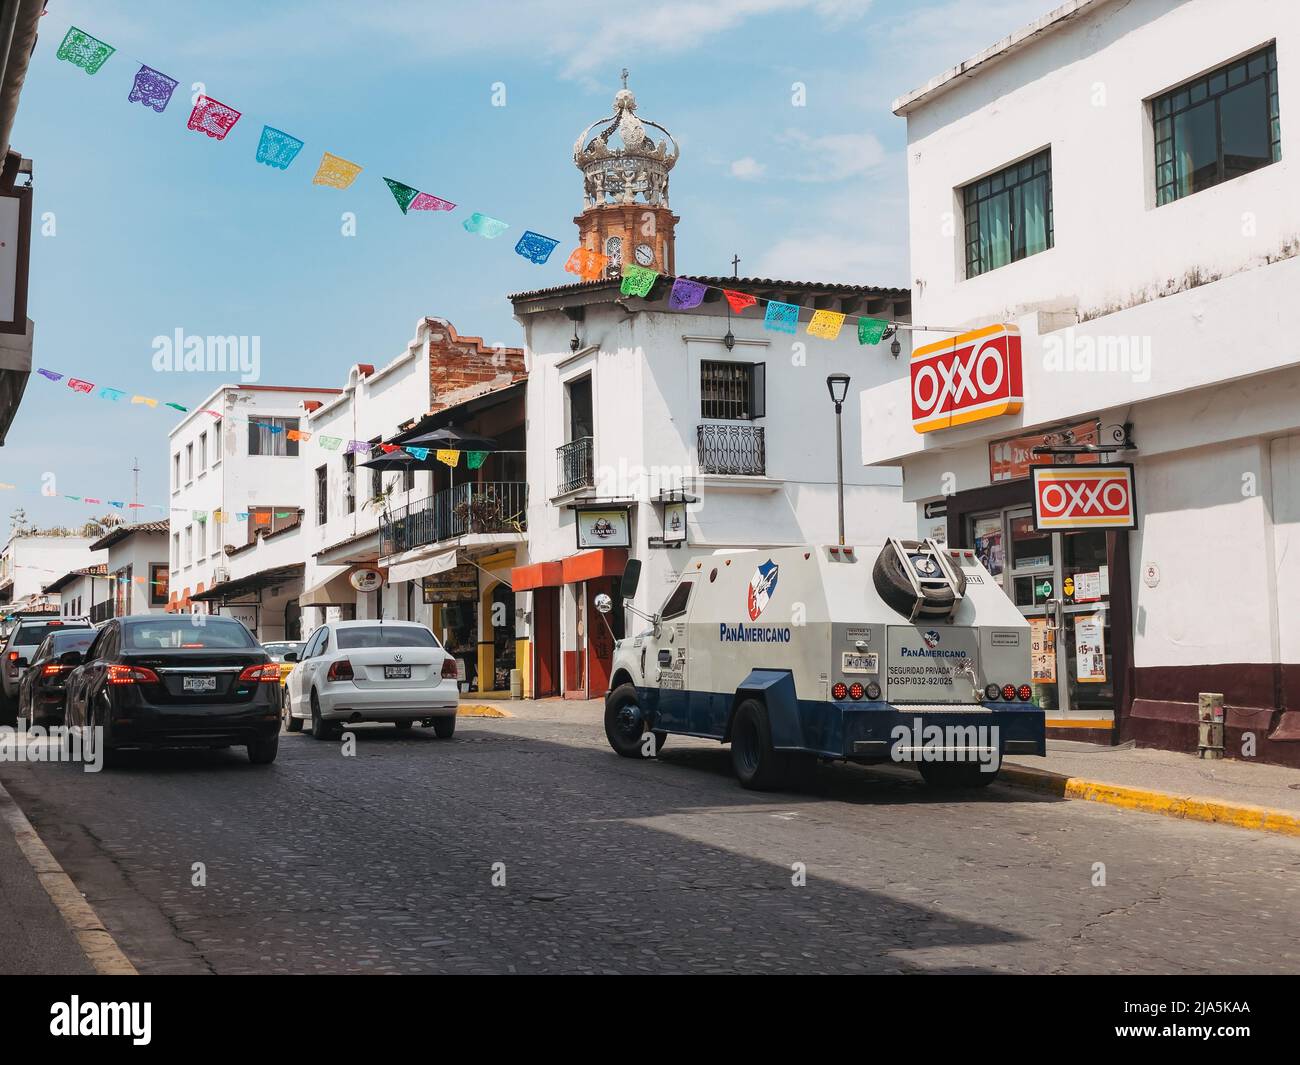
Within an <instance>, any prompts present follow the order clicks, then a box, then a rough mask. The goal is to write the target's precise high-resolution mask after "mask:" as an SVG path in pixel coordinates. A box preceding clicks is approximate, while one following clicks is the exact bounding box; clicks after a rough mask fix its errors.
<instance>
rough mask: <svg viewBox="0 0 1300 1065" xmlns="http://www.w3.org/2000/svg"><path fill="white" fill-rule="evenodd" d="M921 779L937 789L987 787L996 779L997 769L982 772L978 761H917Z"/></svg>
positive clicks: (950, 789)
mask: <svg viewBox="0 0 1300 1065" xmlns="http://www.w3.org/2000/svg"><path fill="white" fill-rule="evenodd" d="M917 768H918V769H920V771H921V779H922V780H924V781H925V782H926V783H927V784H928V785H930V787H932V788H934V789H935V790H937V791H970V790H972V789H974V788H987V787H988V786H989V785H990V784H992V783H993V781H995V780H996V779H997V776H998V771H999V770H1001V768H1002V767H1001V766H998V770H995V771H994V772H992V773H986V772H984V770H983V768H982V767H981V766H980V764H979V762H919V763H917Z"/></svg>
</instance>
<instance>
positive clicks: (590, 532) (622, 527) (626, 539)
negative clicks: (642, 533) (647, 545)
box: [574, 507, 632, 549]
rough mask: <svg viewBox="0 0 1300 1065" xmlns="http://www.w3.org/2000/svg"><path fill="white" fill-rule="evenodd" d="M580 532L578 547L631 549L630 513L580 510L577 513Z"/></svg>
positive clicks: (576, 524) (575, 523) (576, 525)
mask: <svg viewBox="0 0 1300 1065" xmlns="http://www.w3.org/2000/svg"><path fill="white" fill-rule="evenodd" d="M575 515H576V517H577V521H575V522H574V525H575V527H576V528H577V530H578V547H579V548H580V549H581V548H589V547H630V546H631V544H632V538H631V535H630V530H629V522H628V512H627V511H626V510H610V509H603V510H602V509H598V508H594V507H593V508H591V509H579V510H577V511H575Z"/></svg>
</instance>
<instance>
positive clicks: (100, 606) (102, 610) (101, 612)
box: [90, 599, 114, 625]
mask: <svg viewBox="0 0 1300 1065" xmlns="http://www.w3.org/2000/svg"><path fill="white" fill-rule="evenodd" d="M113 616H114V603H113V600H112V599H105V600H104V601H103V602H102V603H96V604H95V605H94V606H92V607H91V608H90V621H91V624H92V625H98V624H99V623H100V622H101V621H108V620H109V618H111V617H113Z"/></svg>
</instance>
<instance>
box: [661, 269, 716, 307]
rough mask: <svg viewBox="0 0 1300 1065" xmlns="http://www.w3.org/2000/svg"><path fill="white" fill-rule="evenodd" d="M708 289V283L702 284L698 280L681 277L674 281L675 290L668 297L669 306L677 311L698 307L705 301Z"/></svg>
mask: <svg viewBox="0 0 1300 1065" xmlns="http://www.w3.org/2000/svg"><path fill="white" fill-rule="evenodd" d="M708 290H709V286H708V285H701V284H700V283H699V282H698V281H691V280H690V279H689V278H685V277H679V278H678V279H677V280H676V281H674V282H673V291H672V294H671V295H670V296H669V297H668V306H669V307H671V308H672V309H673V310H675V311H685V310H689V309H690V308H692V307H698V306H699V305H700V304H701V303H703V302H704V294H705V293H706V292H707V291H708Z"/></svg>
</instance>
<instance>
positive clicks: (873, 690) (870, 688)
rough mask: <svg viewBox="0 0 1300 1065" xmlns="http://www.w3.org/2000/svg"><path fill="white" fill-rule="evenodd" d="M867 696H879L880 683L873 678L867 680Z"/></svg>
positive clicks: (877, 697)
mask: <svg viewBox="0 0 1300 1065" xmlns="http://www.w3.org/2000/svg"><path fill="white" fill-rule="evenodd" d="M867 698H868V699H879V698H880V685H879V684H877V683H876V682H875V681H874V680H869V681H867Z"/></svg>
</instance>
